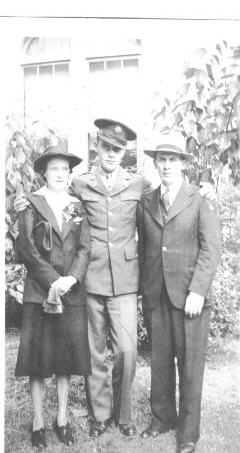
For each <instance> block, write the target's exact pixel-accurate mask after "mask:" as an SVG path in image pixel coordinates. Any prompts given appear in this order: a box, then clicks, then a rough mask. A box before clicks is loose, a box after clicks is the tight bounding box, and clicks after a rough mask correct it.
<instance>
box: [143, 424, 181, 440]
mask: <svg viewBox="0 0 240 453" xmlns="http://www.w3.org/2000/svg"><path fill="white" fill-rule="evenodd" d="M175 428H176V426H175V425H174V426H169V427H166V428H165V429H161V431H159V430H158V429H157V428H155V429H154V428H153V427H152V425H150V426H149V427H148V428H147V429H145V430H144V431H143V432H142V434H141V437H142V438H143V439H148V438H149V437H151V438H152V439H155V437H158V436H160V435H161V434H163V433H166V432H167V431H170V430H171V429H175Z"/></svg>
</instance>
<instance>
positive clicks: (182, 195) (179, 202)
mask: <svg viewBox="0 0 240 453" xmlns="http://www.w3.org/2000/svg"><path fill="white" fill-rule="evenodd" d="M192 196H193V188H192V187H191V186H190V185H188V184H186V183H185V182H183V183H182V185H181V187H180V189H179V191H178V193H177V196H176V198H175V200H174V202H173V204H172V206H171V207H170V209H169V211H168V216H167V219H166V223H168V222H170V220H172V219H173V218H174V217H176V215H178V214H179V213H180V212H181V211H183V209H185V208H186V207H187V206H188V205H189V204H190V203H191V202H192Z"/></svg>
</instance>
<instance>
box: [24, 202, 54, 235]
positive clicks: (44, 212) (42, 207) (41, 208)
mask: <svg viewBox="0 0 240 453" xmlns="http://www.w3.org/2000/svg"><path fill="white" fill-rule="evenodd" d="M28 198H29V201H31V203H32V204H33V205H34V206H35V208H36V209H37V211H38V212H39V213H40V214H41V216H42V217H43V218H44V219H45V220H47V221H48V222H49V223H51V225H52V228H53V229H54V230H55V231H56V233H57V234H58V235H59V236H60V237H62V234H61V231H60V230H59V226H58V223H57V220H56V217H55V215H54V213H53V211H52V209H51V208H50V206H49V204H48V203H47V202H46V199H45V197H44V196H43V195H35V194H30V195H29V196H28Z"/></svg>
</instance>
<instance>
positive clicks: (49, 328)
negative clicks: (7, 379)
mask: <svg viewBox="0 0 240 453" xmlns="http://www.w3.org/2000/svg"><path fill="white" fill-rule="evenodd" d="M90 372H91V365H90V353H89V344H88V331H87V311H86V306H83V305H80V306H78V305H75V306H73V305H68V306H66V308H65V309H64V311H63V313H62V314H46V313H44V312H43V308H42V305H40V304H37V303H30V302H27V303H26V302H25V303H24V305H23V320H22V327H21V335H20V345H19V350H18V357H17V364H16V369H15V375H16V376H32V377H41V378H45V377H48V376H51V375H52V374H56V375H67V376H70V375H88V374H90Z"/></svg>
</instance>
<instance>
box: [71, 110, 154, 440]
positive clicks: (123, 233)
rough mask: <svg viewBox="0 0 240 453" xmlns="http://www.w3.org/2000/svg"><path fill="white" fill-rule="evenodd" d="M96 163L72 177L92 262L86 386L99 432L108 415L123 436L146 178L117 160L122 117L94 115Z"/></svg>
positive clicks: (126, 135) (127, 423)
mask: <svg viewBox="0 0 240 453" xmlns="http://www.w3.org/2000/svg"><path fill="white" fill-rule="evenodd" d="M94 124H95V125H96V126H97V127H98V134H97V154H98V160H99V162H98V166H97V168H95V169H94V170H93V171H92V172H91V173H87V174H85V175H82V176H81V177H80V178H79V177H78V178H77V179H75V180H74V181H73V183H72V190H73V192H74V193H75V195H76V196H77V197H79V198H81V199H82V200H83V202H84V205H85V207H86V210H87V213H88V220H89V224H90V229H91V262H90V265H89V268H88V272H87V277H86V287H87V291H88V295H87V306H88V319H89V321H88V335H89V343H90V352H91V364H92V375H91V376H90V379H89V392H90V398H91V405H92V409H93V414H94V418H93V420H92V422H91V428H90V435H92V436H95V437H97V436H99V435H100V434H102V433H103V432H104V431H105V430H106V429H107V426H108V425H109V422H110V420H111V418H113V420H114V422H115V423H116V425H118V426H119V429H120V431H121V432H122V433H123V434H124V435H126V436H132V435H134V434H135V432H136V429H135V426H134V425H133V424H132V419H131V404H130V390H131V384H132V381H133V377H134V374H135V368H136V359H137V291H138V254H137V243H136V238H135V232H136V208H137V204H138V202H139V201H140V199H141V197H142V195H143V192H144V189H145V187H146V182H145V181H144V179H143V178H142V177H141V176H139V175H136V174H131V175H130V174H129V173H128V172H127V171H126V170H124V169H123V168H122V167H121V166H120V162H121V160H122V158H123V155H124V152H125V148H126V145H127V141H128V140H134V139H136V134H135V132H134V131H132V130H131V129H130V128H129V127H127V126H125V125H124V124H122V123H119V122H116V121H112V120H106V119H98V120H96V121H95V123H94ZM107 319H108V323H109V327H110V333H111V346H112V350H113V371H112V388H113V409H112V396H111V393H112V392H111V387H110V383H109V379H108V368H107V364H106V362H105V359H106V353H107V348H106V325H107Z"/></svg>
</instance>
